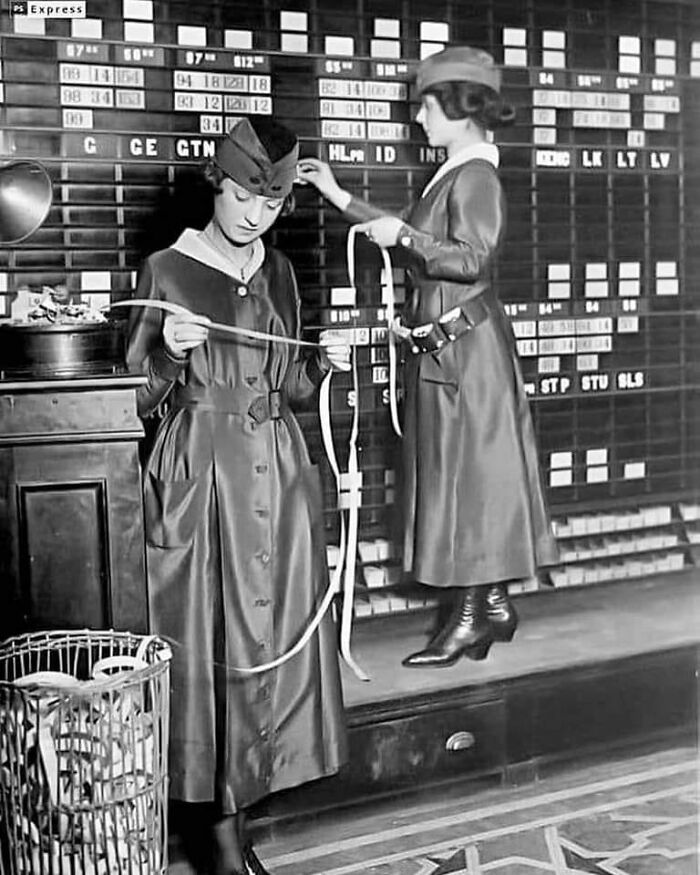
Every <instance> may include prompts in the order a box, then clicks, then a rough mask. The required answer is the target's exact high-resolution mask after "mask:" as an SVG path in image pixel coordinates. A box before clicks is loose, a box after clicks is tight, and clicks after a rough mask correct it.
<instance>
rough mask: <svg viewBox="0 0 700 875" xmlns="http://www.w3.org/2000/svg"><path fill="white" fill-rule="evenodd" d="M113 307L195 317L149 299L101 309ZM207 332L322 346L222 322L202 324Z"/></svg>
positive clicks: (180, 307)
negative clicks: (142, 308) (135, 308)
mask: <svg viewBox="0 0 700 875" xmlns="http://www.w3.org/2000/svg"><path fill="white" fill-rule="evenodd" d="M114 307H151V308H153V309H155V310H164V311H165V312H166V313H171V314H173V315H175V316H177V315H186V316H196V315H197V314H196V313H193V312H192V311H191V310H188V309H187V307H183V306H182V305H180V304H173V303H172V302H171V301H158V300H155V299H150V298H131V299H130V300H129V301H116V302H115V303H113V304H108V305H106V306H105V307H104V308H103V309H105V310H111V309H113V308H114ZM202 324H203V325H206V327H207V328H209V330H213V331H223V332H224V333H225V334H235V335H238V336H239V337H249V338H252V339H253V340H267V341H272V342H273V343H285V344H287V345H288V346H306V347H312V348H313V349H319V348H320V347H321V346H322V344H320V343H312V342H311V341H310V340H299V339H298V338H296V337H285V336H284V335H282V334H268V333H267V332H266V331H255V329H253V328H241V327H240V326H238V325H224V324H223V323H222V322H210V321H209V320H207V321H206V322H202Z"/></svg>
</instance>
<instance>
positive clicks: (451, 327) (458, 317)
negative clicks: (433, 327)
mask: <svg viewBox="0 0 700 875" xmlns="http://www.w3.org/2000/svg"><path fill="white" fill-rule="evenodd" d="M438 322H439V325H440V328H441V329H442V330H443V331H444V332H445V336H446V337H447V339H448V340H449V341H450V343H451V342H452V341H453V340H457V338H459V337H461V336H462V335H463V334H466V332H467V331H471V330H472V328H474V323H473V322H472V321H471V320H470V319H469V317H468V316H467V314H466V313H465V312H464V310H462V308H461V307H453V308H452V309H451V310H448V311H447V312H446V313H443V314H442V316H440V318H439V319H438Z"/></svg>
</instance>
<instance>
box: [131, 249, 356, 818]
mask: <svg viewBox="0 0 700 875" xmlns="http://www.w3.org/2000/svg"><path fill="white" fill-rule="evenodd" d="M192 233H193V232H192ZM137 297H141V298H145V297H149V298H156V299H162V300H166V301H171V302H174V303H177V304H181V305H183V306H185V307H187V308H188V309H190V310H192V311H193V312H196V313H201V314H205V315H207V316H209V317H210V318H211V319H212V320H215V321H218V322H224V323H229V324H234V325H239V326H245V327H249V328H254V329H257V330H259V331H267V332H271V333H277V334H286V335H291V336H296V334H297V332H298V330H299V312H298V311H299V298H298V293H297V288H296V282H295V278H294V273H293V271H292V268H291V265H290V264H289V262H288V261H287V259H286V258H285V257H284V256H283V255H282V254H281V253H279V252H277V251H275V250H272V249H268V250H267V252H266V254H265V259H264V262H263V264H262V266H261V267H260V268H259V269H258V271H257V272H256V273H255V275H254V276H253V277H252V278H251V280H250V281H249V283H248V284H247V285H246V286H243V285H242V284H241V282H240V281H237V280H236V279H234V278H233V277H232V276H230V275H227V274H226V273H223V272H221V271H220V270H218V269H216V268H215V267H213V266H208V265H207V264H204V263H202V262H201V261H199V260H196V259H194V258H191V257H189V256H187V255H183V254H182V253H181V252H179V251H176V250H175V249H172V248H170V249H166V250H163V251H161V252H157V253H155V254H154V255H152V256H151V257H150V258H149V259H148V260H147V262H146V264H145V267H144V270H143V272H142V275H141V278H140V283H139V287H138V292H137ZM161 325H162V314H161V313H160V312H158V311H155V310H139V311H137V316H136V317H135V318H134V320H133V326H132V331H131V337H130V343H129V351H128V361H129V364H130V367H131V368H132V370H135V371H140V372H144V373H145V374H147V375H148V378H149V380H148V385H147V386H145V387H144V388H143V390H142V391H141V394H140V397H139V403H140V412H141V415H149V414H151V413H152V412H153V411H154V410H155V409H156V408H157V407H158V406H159V405H161V404H162V402H163V400H164V399H167V413H166V415H165V417H164V419H163V420H162V422H161V423H160V426H159V428H158V431H157V435H156V438H155V444H154V447H153V450H152V452H151V455H150V458H149V461H148V464H147V469H146V472H145V482H144V497H145V511H146V538H147V560H148V586H149V599H150V612H151V615H150V619H151V628H152V631H153V632H156V633H158V634H160V635H163V636H164V637H165V638H166V639H167V640H168V641H170V642H172V644H173V654H174V658H173V665H172V709H171V713H172V718H171V771H170V780H171V795H172V796H173V798H175V799H179V800H183V801H188V802H206V801H216V802H218V803H219V804H221V805H222V807H223V811H224V812H227V813H231V812H234V811H236V810H238V809H240V808H242V807H245V806H248V805H250V804H251V803H253V802H255V801H256V800H257V799H259V798H261V797H263V796H265V795H266V794H268V793H270V792H273V791H276V790H281V789H283V788H287V787H291V786H294V785H297V784H300V783H303V782H306V781H310V780H312V779H315V778H319V777H321V776H324V775H328V774H331V773H333V772H335V771H336V770H337V769H338V767H339V765H340V763H341V761H342V760H343V758H344V754H345V732H344V719H343V707H342V694H341V687H340V680H339V671H338V661H337V652H336V636H335V630H334V626H333V623H332V620H331V618H330V616H329V615H326V618H325V619H324V621H323V622H322V624H321V626H320V628H319V630H318V631H317V633H316V634H315V635H314V637H313V638H312V639H311V641H310V643H309V644H308V645H307V646H306V647H305V648H304V649H303V650H302V651H301V652H300V653H299V654H298V655H297V656H295V657H294V658H292V659H291V660H290V661H289V662H287V663H285V664H284V665H282V666H281V667H279V668H277V669H273V670H271V671H267V672H265V673H263V674H257V675H252V676H251V675H245V674H241V673H239V672H237V671H235V668H234V667H249V666H255V665H257V664H259V663H262V662H266V661H270V660H272V659H273V658H274V657H276V656H278V655H280V654H281V653H283V652H285V651H286V650H287V649H288V648H289V647H290V646H291V645H293V644H294V643H295V642H296V641H297V640H298V638H299V637H300V636H301V634H302V632H303V630H304V629H305V627H306V625H307V623H308V622H309V620H310V619H311V618H312V616H313V614H314V613H315V610H316V607H317V606H318V604H319V602H320V599H321V597H322V595H323V592H324V591H325V588H326V586H327V577H328V575H327V567H326V555H325V543H324V534H323V524H322V496H321V488H320V478H319V473H318V471H317V469H316V467H315V466H313V465H311V464H310V461H309V456H308V452H307V448H306V444H305V441H304V438H303V436H302V433H301V430H300V427H299V425H298V423H297V421H296V419H295V418H294V416H293V414H292V412H291V410H290V407H289V405H290V404H292V403H294V402H295V401H300V400H302V399H304V398H307V397H309V396H310V395H311V394H312V393H313V392H314V391H315V388H316V385H317V383H318V382H319V380H320V378H321V376H322V374H321V372H320V370H319V368H318V364H317V359H315V358H311V359H307V360H302V359H301V358H300V357H299V355H298V353H297V351H296V350H297V348H295V347H290V346H283V345H281V344H274V343H266V342H260V341H249V340H247V339H245V338H236V337H231V336H227V335H224V334H221V333H217V332H210V335H209V339H208V340H207V342H206V343H205V344H203V345H202V346H200V347H198V348H196V349H195V350H194V351H193V352H192V353H191V355H190V356H189V358H188V360H187V361H186V363H182V362H181V361H179V360H175V359H173V358H171V357H170V356H169V355H168V354H167V352H166V351H165V349H164V347H163V341H162V336H161ZM273 390H279V392H280V395H278V396H273V398H272V399H271V396H270V395H269V393H270V392H271V391H273ZM271 417H272V418H271Z"/></svg>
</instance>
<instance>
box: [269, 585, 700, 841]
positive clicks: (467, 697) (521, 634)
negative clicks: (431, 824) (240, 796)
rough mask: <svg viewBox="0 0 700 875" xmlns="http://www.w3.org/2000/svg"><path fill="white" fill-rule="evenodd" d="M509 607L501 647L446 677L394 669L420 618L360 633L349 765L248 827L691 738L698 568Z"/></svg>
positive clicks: (699, 636)
mask: <svg viewBox="0 0 700 875" xmlns="http://www.w3.org/2000/svg"><path fill="white" fill-rule="evenodd" d="M517 607H518V610H519V612H520V614H521V618H522V622H521V626H520V629H519V630H518V633H517V635H516V637H515V639H514V641H513V642H512V643H510V644H507V645H506V644H496V645H494V647H493V648H492V650H491V652H490V654H489V656H488V659H487V660H485V661H484V662H481V663H475V662H471V661H469V660H460V662H458V663H457V664H456V665H455V666H453V667H451V668H448V669H425V670H416V669H406V668H403V667H402V666H401V659H402V658H403V656H405V655H406V654H407V653H409V652H411V651H413V650H415V649H418V648H419V647H421V646H422V645H423V643H424V641H425V639H426V634H427V631H428V629H429V626H430V623H431V621H432V617H431V616H429V615H423V616H416V617H413V618H410V619H408V618H403V619H402V620H399V621H397V620H394V619H392V618H387V619H386V620H385V619H381V620H377V621H369V622H367V623H365V624H364V625H361V626H359V627H358V628H357V629H356V631H355V635H354V654H355V657H356V659H357V660H358V662H359V663H360V664H361V665H362V667H363V668H364V669H365V670H366V671H367V672H368V674H370V676H371V677H372V680H371V682H370V683H363V682H361V681H359V680H357V679H356V678H355V677H354V675H352V674H351V673H349V672H347V671H345V672H344V690H345V700H346V706H347V708H348V726H349V734H350V757H349V761H348V763H347V765H346V766H345V767H344V769H343V770H342V771H341V772H340V773H339V774H338V775H337V776H335V777H333V778H329V779H326V780H323V781H318V782H316V783H315V784H312V785H307V786H305V787H302V788H299V789H297V790H292V791H288V792H286V793H282V794H278V796H277V797H275V798H273V799H271V800H269V801H268V802H267V803H265V804H264V805H261V806H259V807H258V809H257V811H256V814H257V821H258V824H259V826H260V828H261V829H263V830H264V829H265V826H266V825H267V826H269V827H271V826H273V825H274V823H275V822H278V821H280V820H287V819H290V818H294V817H297V816H300V815H309V814H311V813H313V812H315V811H320V810H323V809H328V808H333V807H337V806H341V805H347V804H350V803H355V802H360V801H363V800H366V799H370V798H378V797H380V796H382V795H386V794H395V793H397V792H409V791H415V790H420V789H421V788H423V787H427V786H432V785H435V784H436V783H440V782H445V781H455V780H460V781H463V780H475V781H476V780H477V779H478V780H484V781H491V782H513V783H520V782H524V781H527V780H533V779H535V778H536V777H538V775H539V774H541V773H542V771H543V769H546V768H548V767H549V765H550V764H552V763H554V762H557V761H563V760H568V761H574V760H576V759H579V758H582V757H585V756H588V755H595V754H596V753H600V752H603V751H606V750H613V749H617V750H619V749H621V748H625V747H629V748H631V747H634V746H639V745H643V744H649V743H652V742H655V741H657V742H659V743H662V742H666V741H670V740H671V739H672V738H676V739H677V738H679V737H685V738H689V737H693V736H694V733H695V731H696V727H697V716H698V695H697V690H698V687H697V679H696V672H697V669H698V657H699V655H700V647H699V645H700V573H699V572H698V571H697V570H695V569H693V570H692V571H688V572H683V573H679V574H674V575H668V576H666V577H661V578H658V579H646V580H630V581H623V582H616V583H613V584H609V585H599V586H595V587H588V588H581V589H576V590H573V589H572V590H556V591H544V592H541V593H536V594H529V595H527V596H523V597H521V598H519V599H518V600H517ZM450 748H454V749H450Z"/></svg>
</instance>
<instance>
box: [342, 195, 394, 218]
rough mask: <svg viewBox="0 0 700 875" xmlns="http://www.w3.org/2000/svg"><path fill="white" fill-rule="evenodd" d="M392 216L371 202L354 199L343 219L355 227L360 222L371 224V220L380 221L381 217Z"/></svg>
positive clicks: (345, 210)
mask: <svg viewBox="0 0 700 875" xmlns="http://www.w3.org/2000/svg"><path fill="white" fill-rule="evenodd" d="M388 215H391V214H390V213H388V212H387V211H386V210H382V209H380V208H379V207H375V206H374V204H371V203H370V202H369V201H363V200H360V198H356V197H353V199H352V200H351V201H350V203H349V204H348V205H347V207H346V208H345V209H344V210H343V217H344V218H345V219H347V220H348V222H351V223H352V224H353V225H354V224H357V223H358V222H369V221H370V220H371V219H378V218H380V217H381V216H388Z"/></svg>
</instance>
